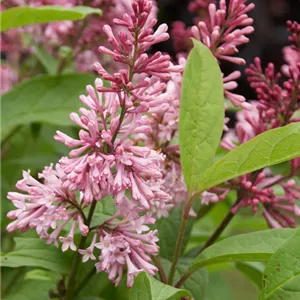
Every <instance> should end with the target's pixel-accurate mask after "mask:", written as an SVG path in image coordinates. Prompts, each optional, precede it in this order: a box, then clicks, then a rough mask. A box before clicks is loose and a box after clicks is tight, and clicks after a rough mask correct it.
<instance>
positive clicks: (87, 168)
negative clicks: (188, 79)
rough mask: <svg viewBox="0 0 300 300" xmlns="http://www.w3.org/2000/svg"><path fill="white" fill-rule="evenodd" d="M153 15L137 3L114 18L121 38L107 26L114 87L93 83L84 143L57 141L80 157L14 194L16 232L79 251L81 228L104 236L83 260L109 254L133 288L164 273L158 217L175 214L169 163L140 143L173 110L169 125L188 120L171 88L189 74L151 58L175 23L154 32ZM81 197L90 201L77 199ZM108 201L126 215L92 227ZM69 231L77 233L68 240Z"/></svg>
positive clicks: (84, 114) (108, 265)
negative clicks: (91, 214) (141, 276)
mask: <svg viewBox="0 0 300 300" xmlns="http://www.w3.org/2000/svg"><path fill="white" fill-rule="evenodd" d="M151 11H152V1H150V0H137V1H136V2H133V3H132V13H131V15H129V14H124V15H123V18H122V19H114V21H113V22H114V24H115V25H117V26H118V27H119V30H118V33H117V34H115V33H114V30H113V29H112V28H111V27H110V26H109V25H104V28H103V31H104V32H105V34H106V35H107V36H108V42H109V44H110V45H111V47H112V49H109V48H108V47H105V46H102V47H99V51H100V52H101V53H103V54H108V55H110V56H111V57H112V58H113V59H114V60H115V61H116V62H118V65H119V66H120V69H119V70H118V71H117V72H115V73H113V74H112V75H111V74H109V73H108V72H107V71H106V70H105V68H104V67H103V66H102V65H101V64H100V63H95V65H94V66H95V69H96V70H97V72H98V74H99V75H100V76H101V77H102V79H104V80H106V81H107V82H109V83H110V84H109V86H108V85H105V86H104V84H103V81H102V80H101V79H100V78H98V79H96V81H95V88H94V87H93V86H91V85H88V86H87V87H86V91H87V95H81V96H80V101H81V102H82V103H83V104H84V105H85V108H83V107H82V108H80V109H79V114H77V113H71V114H70V118H71V120H72V122H73V123H75V124H76V125H77V126H79V127H80V131H79V134H78V138H73V137H71V136H68V135H67V134H65V133H63V132H60V131H57V132H56V135H55V137H54V138H55V139H56V140H57V141H59V142H62V143H64V144H65V145H66V146H67V147H68V148H70V149H71V151H70V152H69V155H68V156H67V157H62V158H61V159H60V161H59V164H57V165H56V168H55V169H54V170H53V169H52V166H51V167H49V168H46V169H45V171H44V172H43V173H42V175H41V178H44V183H40V182H39V181H37V180H35V179H34V178H33V177H31V176H30V175H29V173H26V172H25V173H24V179H23V180H21V181H20V182H18V183H17V188H18V189H19V190H21V191H23V192H24V194H21V193H15V192H11V193H9V195H8V198H9V199H10V200H12V201H13V204H14V205H15V206H16V208H17V209H16V210H14V211H12V212H10V213H9V214H8V216H9V218H12V219H16V220H15V221H14V222H12V223H11V224H10V225H8V228H7V229H8V230H9V231H12V230H16V229H21V230H22V231H25V230H27V229H29V228H35V229H36V231H37V232H38V234H39V235H40V237H41V238H45V239H47V242H48V243H54V244H55V245H56V246H58V241H60V242H61V243H62V250H63V251H66V250H68V249H71V250H73V251H76V250H77V247H76V245H75V243H74V233H75V228H76V227H78V228H79V231H80V233H81V235H83V236H87V235H88V234H89V233H90V231H91V230H95V231H96V233H95V235H94V238H93V241H92V244H91V245H90V246H89V247H88V248H87V249H79V250H78V251H79V253H80V254H81V255H82V256H83V261H84V262H85V261H87V260H88V259H92V260H96V256H95V254H94V248H95V247H96V248H99V249H100V250H101V251H100V256H99V262H98V263H97V264H96V267H97V270H98V271H105V272H108V274H109V278H110V279H111V280H113V281H114V282H115V283H116V284H118V283H119V282H120V280H121V277H122V274H123V268H124V266H126V267H127V283H128V286H131V285H132V283H133V278H134V276H136V275H137V274H138V273H139V272H141V271H143V270H144V271H147V272H148V273H149V274H150V275H154V273H155V272H156V271H157V269H156V267H155V266H153V265H152V264H151V259H150V255H156V254H157V253H158V249H159V248H158V246H157V245H156V242H157V241H158V239H157V237H156V236H155V235H156V231H149V227H148V226H147V224H153V223H154V221H155V219H154V218H153V217H152V216H155V217H160V216H165V215H166V214H167V213H168V211H169V209H170V208H171V207H173V204H172V203H171V202H170V201H171V197H170V195H169V194H168V192H167V191H166V186H165V182H166V179H165V170H164V168H163V167H164V161H165V157H166V155H165V154H164V153H161V151H160V149H158V147H152V146H151V145H150V143H145V146H140V144H139V143H137V142H136V140H135V139H132V137H137V136H144V137H147V136H149V135H151V133H152V131H153V130H154V127H153V124H152V123H151V120H152V119H154V118H156V117H157V116H158V115H160V116H164V113H166V112H167V111H168V112H169V113H170V117H166V118H165V119H164V125H165V126H167V124H168V123H169V122H172V120H173V119H175V121H177V119H178V105H179V102H178V87H176V89H175V90H176V92H175V91H174V89H172V88H170V87H169V86H170V82H171V81H172V80H174V81H176V80H178V81H180V80H181V73H182V70H183V67H182V66H181V65H173V64H172V63H171V62H170V57H169V56H168V55H163V54H162V53H160V52H157V53H154V54H153V55H152V56H150V55H148V54H146V53H145V51H147V49H148V48H149V47H150V46H152V45H153V44H155V43H159V42H162V41H165V40H166V39H168V37H169V36H168V34H167V33H166V31H167V26H166V25H165V24H163V25H160V26H159V27H158V29H157V30H156V31H155V32H153V26H154V25H155V24H156V19H155V18H153V17H152V16H151ZM178 76H179V78H178ZM167 82H168V85H167ZM174 107H176V109H177V110H176V112H175V111H174ZM145 113H147V114H145ZM167 130H168V129H167V128H165V129H164V130H162V132H164V133H162V132H161V136H160V138H162V139H171V136H173V133H167ZM173 130H174V132H176V131H177V128H173ZM146 139H147V138H146ZM76 192H79V194H80V199H76V198H75V195H76ZM106 196H112V197H113V198H114V203H115V205H116V208H117V212H116V214H115V215H114V216H113V217H112V218H110V219H109V220H107V221H106V222H104V223H103V224H99V225H98V226H94V227H93V228H91V227H90V226H89V223H87V222H88V221H87V218H86V217H85V214H84V213H83V211H84V210H85V209H86V208H89V207H90V206H91V205H96V204H97V201H101V200H102V199H103V198H104V197H106ZM67 223H70V225H71V229H70V231H69V233H66V234H65V233H63V231H64V228H65V226H66V225H67ZM99 240H100V242H98V241H99Z"/></svg>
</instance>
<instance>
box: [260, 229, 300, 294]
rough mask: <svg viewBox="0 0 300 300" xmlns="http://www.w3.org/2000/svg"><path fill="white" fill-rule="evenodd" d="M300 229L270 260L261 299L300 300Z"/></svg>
mask: <svg viewBox="0 0 300 300" xmlns="http://www.w3.org/2000/svg"><path fill="white" fill-rule="evenodd" d="M299 245H300V229H298V230H297V231H296V233H295V234H294V235H293V236H291V237H290V238H289V239H288V240H287V241H286V242H285V243H284V244H283V245H282V246H281V247H280V248H279V249H278V250H277V251H276V252H275V253H274V255H273V256H272V257H271V258H270V260H269V261H268V264H267V266H266V269H265V272H264V276H263V278H264V279H263V290H262V291H261V295H260V299H263V300H265V299H268V300H275V299H284V300H298V299H300V251H299Z"/></svg>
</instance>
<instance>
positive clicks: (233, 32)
mask: <svg viewBox="0 0 300 300" xmlns="http://www.w3.org/2000/svg"><path fill="white" fill-rule="evenodd" d="M196 2H197V3H198V4H199V5H200V6H201V5H203V8H206V7H207V10H208V16H207V18H202V20H200V21H199V22H197V25H195V26H192V27H191V28H187V29H186V28H185V25H184V24H181V23H179V22H177V23H175V24H174V27H173V31H172V33H173V34H172V36H173V40H174V42H175V44H174V46H175V50H178V51H180V50H186V49H187V45H188V46H189V45H191V44H190V43H189V44H187V38H188V37H190V36H191V37H193V38H195V39H197V40H199V41H201V42H202V43H203V44H205V45H206V46H207V47H208V48H209V49H210V50H211V52H212V53H213V55H214V56H215V57H216V59H217V60H218V61H219V62H220V63H221V61H222V60H223V61H227V62H230V63H233V64H238V65H244V64H245V63H246V62H245V60H244V59H243V58H241V57H237V56H234V55H235V54H237V53H238V52H239V50H238V47H239V46H241V45H243V44H246V43H248V41H249V39H248V38H247V35H249V34H251V33H252V32H253V31H254V28H253V26H251V25H252V23H253V19H252V18H250V17H249V16H248V12H249V11H251V10H252V9H253V8H254V4H253V3H249V4H247V3H246V2H247V0H230V1H229V5H228V7H227V5H226V1H225V0H220V1H219V8H217V6H216V4H215V3H209V2H211V1H204V2H205V3H202V2H203V1H196ZM193 4H195V3H193ZM200 6H199V7H200ZM197 7H198V6H197ZM183 37H185V38H183ZM180 41H181V42H182V43H183V44H182V46H181V45H180ZM240 76H241V73H240V72H239V71H234V72H232V73H231V74H228V75H226V76H225V75H224V74H223V82H224V93H225V97H227V98H228V99H229V100H230V101H231V102H232V104H233V105H234V106H239V107H242V108H243V109H250V108H251V105H250V104H249V103H247V102H246V99H245V98H244V97H243V96H241V95H238V94H235V93H233V92H232V90H234V89H235V88H236V87H237V82H236V80H237V79H238V78H239V77H240Z"/></svg>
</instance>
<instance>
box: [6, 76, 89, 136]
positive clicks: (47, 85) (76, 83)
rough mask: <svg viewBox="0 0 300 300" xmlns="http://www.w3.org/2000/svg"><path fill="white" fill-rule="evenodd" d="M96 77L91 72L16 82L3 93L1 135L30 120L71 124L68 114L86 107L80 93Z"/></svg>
mask: <svg viewBox="0 0 300 300" xmlns="http://www.w3.org/2000/svg"><path fill="white" fill-rule="evenodd" d="M94 79H95V77H94V75H92V74H66V75H57V76H48V75H45V76H39V77H35V78H32V79H29V80H26V81H24V82H22V83H20V84H18V85H16V86H15V87H14V88H13V89H12V90H10V91H9V92H8V93H6V94H4V95H2V107H1V125H2V126H1V130H2V137H4V136H5V134H7V133H8V132H9V131H10V130H12V129H13V128H14V127H15V126H17V125H24V124H28V123H31V122H47V123H51V124H58V125H70V124H72V122H71V121H70V118H69V114H70V113H71V112H72V111H77V110H78V108H79V107H81V106H83V104H82V103H81V102H80V101H79V99H78V96H79V95H80V94H82V93H85V86H86V85H88V84H93V82H94Z"/></svg>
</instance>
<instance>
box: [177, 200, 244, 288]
mask: <svg viewBox="0 0 300 300" xmlns="http://www.w3.org/2000/svg"><path fill="white" fill-rule="evenodd" d="M242 199H243V198H242V197H239V198H238V199H237V200H236V202H235V203H234V204H233V206H232V207H235V206H236V205H237V204H238V203H239V202H240V201H241V200H242ZM234 216H235V214H233V213H232V212H231V209H230V210H229V212H228V213H227V215H226V216H225V218H224V219H223V221H222V222H221V224H220V225H219V226H218V228H217V229H216V230H215V232H214V233H213V234H212V236H211V237H210V238H209V239H208V240H207V242H206V243H205V244H204V245H203V247H201V248H200V250H199V251H198V253H197V255H196V256H198V255H199V254H200V253H202V252H203V251H204V250H205V249H206V248H208V247H209V246H211V245H212V244H213V243H214V242H215V241H216V240H217V239H218V238H219V237H220V235H221V234H222V232H223V231H224V229H225V228H226V227H227V225H228V224H229V223H230V221H231V220H232V218H233V217H234ZM194 271H196V269H195V270H189V271H188V272H187V273H185V274H184V275H183V276H182V277H181V278H180V279H179V281H178V282H177V283H176V284H175V287H177V288H179V287H181V286H182V285H183V284H184V282H185V281H186V280H187V279H188V278H189V277H190V276H191V275H192V274H193V272H194Z"/></svg>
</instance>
